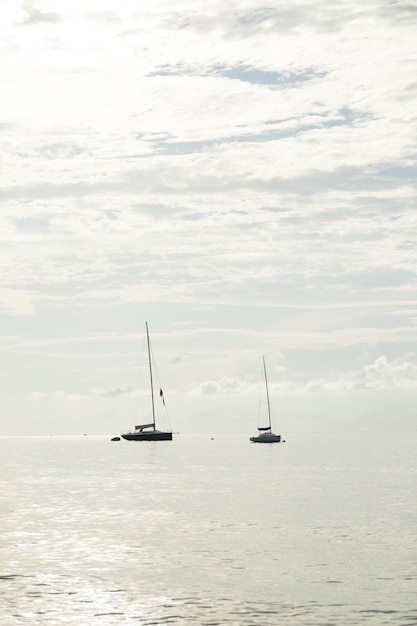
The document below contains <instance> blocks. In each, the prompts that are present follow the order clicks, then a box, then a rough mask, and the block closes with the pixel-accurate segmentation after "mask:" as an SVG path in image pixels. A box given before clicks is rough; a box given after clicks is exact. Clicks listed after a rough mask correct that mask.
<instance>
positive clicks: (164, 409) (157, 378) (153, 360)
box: [150, 342, 172, 430]
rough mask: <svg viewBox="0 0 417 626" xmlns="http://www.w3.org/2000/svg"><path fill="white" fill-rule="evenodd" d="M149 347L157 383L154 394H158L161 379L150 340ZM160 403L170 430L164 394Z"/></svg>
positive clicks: (160, 387)
mask: <svg viewBox="0 0 417 626" xmlns="http://www.w3.org/2000/svg"><path fill="white" fill-rule="evenodd" d="M150 348H151V359H152V370H153V373H154V377H155V379H156V381H157V383H158V389H156V390H155V394H156V395H158V396H159V393H160V390H162V385H161V381H160V378H159V372H158V367H157V365H156V360H155V357H154V354H153V349H152V342H151V345H150ZM162 405H163V407H164V408H163V411H164V412H165V416H166V420H167V422H168V427H169V428H170V429H171V430H172V427H171V420H170V419H169V414H168V409H167V405H166V402H165V394H164V395H163V401H162Z"/></svg>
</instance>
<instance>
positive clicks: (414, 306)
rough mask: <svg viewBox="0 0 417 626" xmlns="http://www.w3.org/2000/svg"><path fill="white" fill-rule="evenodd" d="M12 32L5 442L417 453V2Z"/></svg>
mask: <svg viewBox="0 0 417 626" xmlns="http://www.w3.org/2000/svg"><path fill="white" fill-rule="evenodd" d="M0 10H1V15H2V20H1V26H0V70H1V74H0V75H1V98H0V129H1V135H0V137H1V139H0V141H1V150H0V203H1V212H0V224H1V231H0V232H1V253H0V254H1V258H0V268H1V282H0V316H1V360H0V373H1V377H0V380H1V413H0V415H1V426H0V434H2V435H8V434H50V433H53V434H78V433H88V434H101V433H102V434H118V433H119V432H121V431H123V430H126V429H127V428H130V427H131V425H132V424H133V423H134V417H132V410H133V405H134V403H135V397H136V395H137V393H138V391H137V390H138V375H139V374H140V372H141V371H142V366H141V365H140V364H141V362H142V360H143V359H142V356H141V355H142V353H143V348H144V342H143V336H144V323H145V321H146V320H147V321H148V322H149V327H150V331H151V339H152V342H153V350H154V354H155V357H156V361H157V366H158V374H159V377H160V380H161V385H162V387H163V388H164V392H165V398H166V403H167V407H168V410H169V417H170V420H171V424H172V427H173V429H174V430H177V431H180V432H181V433H198V432H207V433H210V432H236V433H247V434H248V436H249V435H251V434H253V432H254V431H255V430H256V426H257V424H258V404H259V389H260V387H261V375H262V370H261V366H262V355H263V354H264V355H265V356H266V359H267V365H268V371H269V378H270V391H271V397H272V404H273V409H274V425H275V430H276V431H278V432H282V433H283V434H285V433H288V432H291V431H297V430H298V431H299V430H307V431H316V430H318V431H321V430H343V429H365V430H369V429H381V430H406V429H415V428H416V427H417V419H416V414H417V354H416V350H417V332H416V331H417V328H416V327H417V275H416V271H417V250H416V247H417V213H416V209H417V207H416V186H417V168H416V145H417V141H416V138H417V106H416V100H417V98H416V96H417V36H416V32H417V2H416V0H411V1H404V2H403V1H401V0H399V1H396V0H366V1H365V2H364V1H363V0H361V1H359V0H341V1H340V2H337V3H333V4H332V3H329V2H327V1H323V2H320V1H319V0H313V1H309V0H304V1H299V0H292V1H291V2H280V1H276V2H271V3H269V4H268V3H263V2H262V0H236V1H234V0H229V1H228V2H224V1H222V2H218V1H215V0H208V1H207V0H205V1H204V2H201V1H200V0H192V1H191V0H175V1H174V0H165V1H164V0H152V1H150V0H142V1H141V2H138V1H137V0H117V1H116V0H100V2H99V1H98V0H97V1H96V0H82V1H81V0H60V2H52V1H48V0H45V1H43V0H26V1H24V2H21V1H19V0H0ZM138 372H139V374H138ZM139 388H140V389H142V386H141V384H139Z"/></svg>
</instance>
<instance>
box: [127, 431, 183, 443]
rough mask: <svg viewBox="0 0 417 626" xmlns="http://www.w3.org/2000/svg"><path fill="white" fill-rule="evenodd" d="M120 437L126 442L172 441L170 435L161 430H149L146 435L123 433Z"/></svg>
mask: <svg viewBox="0 0 417 626" xmlns="http://www.w3.org/2000/svg"><path fill="white" fill-rule="evenodd" d="M122 437H123V439H126V440H127V441H172V433H170V432H164V431H162V430H151V431H149V432H147V433H146V432H142V433H140V432H138V433H125V434H124V435H122Z"/></svg>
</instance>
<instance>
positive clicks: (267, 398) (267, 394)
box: [262, 356, 271, 429]
mask: <svg viewBox="0 0 417 626" xmlns="http://www.w3.org/2000/svg"><path fill="white" fill-rule="evenodd" d="M262 360H263V362H264V374H265V387H266V401H267V403H268V419H269V428H270V429H271V406H270V404H269V391H268V379H267V376H266V366H265V357H264V356H263V357H262Z"/></svg>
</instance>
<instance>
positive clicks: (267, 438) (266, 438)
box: [250, 356, 281, 443]
mask: <svg viewBox="0 0 417 626" xmlns="http://www.w3.org/2000/svg"><path fill="white" fill-rule="evenodd" d="M262 360H263V364H264V376H265V388H266V401H267V404H268V426H261V427H258V431H259V432H258V435H257V436H255V437H250V440H251V441H253V442H254V443H279V442H280V441H281V435H275V434H274V433H273V432H272V427H271V405H270V402H269V391H268V378H267V375H266V365H265V357H264V356H263V357H262Z"/></svg>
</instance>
